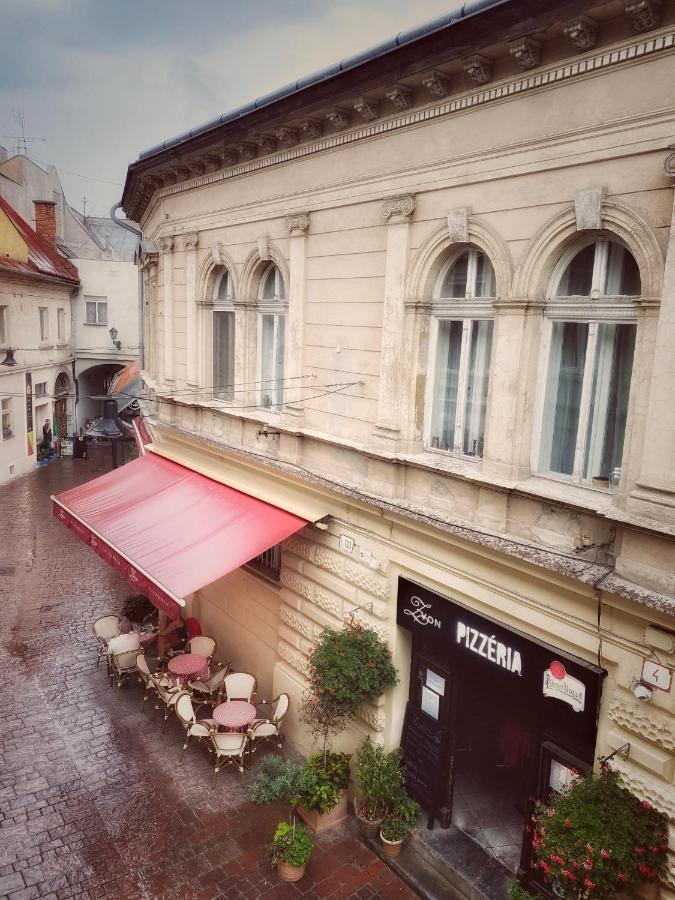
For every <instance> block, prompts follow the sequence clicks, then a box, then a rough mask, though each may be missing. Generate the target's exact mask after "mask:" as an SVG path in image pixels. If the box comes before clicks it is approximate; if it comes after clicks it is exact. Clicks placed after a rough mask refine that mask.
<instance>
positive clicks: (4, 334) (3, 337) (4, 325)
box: [0, 306, 8, 344]
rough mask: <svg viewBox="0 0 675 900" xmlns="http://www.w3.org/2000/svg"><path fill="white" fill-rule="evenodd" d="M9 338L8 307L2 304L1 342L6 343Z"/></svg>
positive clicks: (0, 319)
mask: <svg viewBox="0 0 675 900" xmlns="http://www.w3.org/2000/svg"><path fill="white" fill-rule="evenodd" d="M7 340H8V338H7V307H6V306H0V344H6V343H7Z"/></svg>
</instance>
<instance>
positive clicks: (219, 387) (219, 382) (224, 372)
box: [212, 269, 234, 402]
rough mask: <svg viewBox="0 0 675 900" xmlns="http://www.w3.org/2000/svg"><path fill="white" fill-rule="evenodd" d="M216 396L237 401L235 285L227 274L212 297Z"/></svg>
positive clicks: (220, 398) (214, 394)
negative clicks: (235, 393) (235, 383)
mask: <svg viewBox="0 0 675 900" xmlns="http://www.w3.org/2000/svg"><path fill="white" fill-rule="evenodd" d="M212 331H213V396H214V397H217V398H218V399H219V400H228V401H230V402H231V401H232V400H233V399H234V285H233V282H232V276H231V275H230V273H229V271H228V270H227V269H225V270H224V272H223V273H222V275H221V276H220V278H219V279H218V281H217V283H216V289H215V292H214V295H213V329H212Z"/></svg>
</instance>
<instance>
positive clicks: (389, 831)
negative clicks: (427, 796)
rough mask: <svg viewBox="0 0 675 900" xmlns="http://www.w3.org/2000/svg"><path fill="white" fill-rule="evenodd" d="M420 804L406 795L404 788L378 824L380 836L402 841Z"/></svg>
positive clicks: (418, 810)
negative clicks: (379, 824)
mask: <svg viewBox="0 0 675 900" xmlns="http://www.w3.org/2000/svg"><path fill="white" fill-rule="evenodd" d="M419 812H420V805H419V803H417V801H416V800H413V799H412V798H411V797H409V796H408V794H407V792H406V791H405V790H402V791H401V793H400V795H399V796H398V797H396V798H395V799H394V801H393V803H392V807H391V809H390V811H389V812H388V813H387V815H386V816H385V817H384V821H383V822H382V825H381V826H380V832H381V833H382V837H383V838H384V839H385V840H387V841H403V840H405V838H406V837H407V836H408V834H409V833H410V831H411V830H412V828H413V826H414V824H415V821H416V820H417V816H418V815H419Z"/></svg>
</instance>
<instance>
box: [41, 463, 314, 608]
mask: <svg viewBox="0 0 675 900" xmlns="http://www.w3.org/2000/svg"><path fill="white" fill-rule="evenodd" d="M52 500H53V502H54V515H55V516H56V517H57V518H58V519H60V520H61V521H62V522H63V523H64V524H65V525H67V526H68V527H69V528H71V529H72V530H73V531H74V532H75V534H77V536H78V537H80V538H81V539H82V540H83V541H85V542H86V543H87V544H89V545H90V546H91V547H92V548H93V549H94V550H96V552H97V553H98V554H99V556H101V557H103V559H105V560H106V562H108V563H110V564H111V565H112V566H114V567H115V568H116V569H117V570H118V571H119V572H121V573H122V574H123V575H124V576H125V577H126V578H128V579H129V581H130V582H131V583H132V584H133V585H134V587H135V588H136V589H137V590H139V591H140V592H142V593H144V594H146V595H147V596H148V597H149V598H150V600H152V602H153V603H154V604H155V606H157V607H159V608H160V609H162V610H163V611H164V612H166V613H168V614H169V615H170V616H171V617H172V618H174V619H176V618H178V616H179V615H180V607H181V606H182V605H184V603H185V601H184V600H183V599H182V598H183V597H185V595H186V594H190V593H192V591H195V590H197V588H200V587H204V585H206V584H210V583H211V582H212V581H216V580H217V579H218V578H222V576H223V575H227V573H228V572H231V571H232V570H233V569H237V568H238V567H239V566H241V565H243V564H244V563H246V562H248V561H249V560H250V559H253V557H255V556H258V554H260V553H262V552H263V551H264V550H268V549H269V548H270V547H273V546H274V545H275V544H278V543H279V542H280V541H283V540H284V538H287V537H289V535H291V534H294V533H295V532H296V531H299V530H300V529H301V528H302V527H303V526H305V525H306V524H307V520H305V519H301V518H300V517H299V516H295V515H293V514H292V513H289V512H286V511H285V510H283V509H279V508H278V507H276V506H271V505H270V504H269V503H264V502H263V501H262V500H257V499H256V498H254V497H250V496H249V495H248V494H243V493H241V491H235V490H234V489H233V488H229V487H227V486H226V485H224V484H220V483H219V482H217V481H212V480H211V479H210V478H206V477H205V476H204V475H200V474H198V473H197V472H193V471H192V470H191V469H186V468H185V467H184V466H180V465H178V464H177V463H174V462H171V461H170V460H168V459H164V458H163V457H161V456H157V455H156V454H155V453H147V454H146V455H145V456H142V457H140V458H139V459H136V460H134V461H133V462H130V463H127V464H126V465H125V466H123V467H122V468H120V469H115V470H114V471H112V472H108V473H106V474H105V475H101V476H100V478H95V479H94V480H93V481H89V482H87V483H86V484H82V485H80V486H79V487H76V488H72V489H71V490H69V491H64V493H62V494H59V495H58V496H57V497H52Z"/></svg>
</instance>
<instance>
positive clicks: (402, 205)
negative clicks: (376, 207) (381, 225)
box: [381, 194, 415, 225]
mask: <svg viewBox="0 0 675 900" xmlns="http://www.w3.org/2000/svg"><path fill="white" fill-rule="evenodd" d="M414 211H415V197H414V195H413V194H405V195H404V196H403V197H392V198H391V199H389V200H385V201H384V203H383V204H382V211H381V212H382V218H383V219H385V220H386V222H387V224H388V225H391V224H393V223H394V222H400V221H403V220H406V219H409V218H410V217H411V216H412V214H413V212H414Z"/></svg>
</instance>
